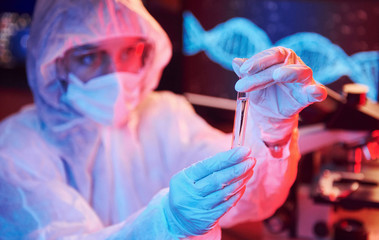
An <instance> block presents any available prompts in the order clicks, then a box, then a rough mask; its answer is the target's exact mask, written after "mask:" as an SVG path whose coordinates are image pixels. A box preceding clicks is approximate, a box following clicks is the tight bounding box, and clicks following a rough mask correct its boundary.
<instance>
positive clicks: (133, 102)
mask: <svg viewBox="0 0 379 240" xmlns="http://www.w3.org/2000/svg"><path fill="white" fill-rule="evenodd" d="M68 78H69V84H68V86H67V92H66V94H65V95H64V97H63V101H65V102H67V103H69V105H71V106H72V107H73V108H74V109H75V110H77V111H78V112H79V113H81V114H83V115H84V116H86V117H88V118H90V119H92V120H94V121H96V122H98V123H100V124H103V125H114V126H122V125H123V124H124V123H125V122H126V120H127V119H128V117H129V113H130V111H132V110H133V109H134V108H135V107H136V106H137V104H138V103H139V102H140V100H141V88H142V83H141V80H142V75H141V74H135V73H127V72H116V73H110V74H107V75H103V76H100V77H96V78H93V79H91V80H90V81H88V82H87V83H83V82H82V81H81V80H80V79H78V77H76V76H75V75H73V74H69V75H68Z"/></svg>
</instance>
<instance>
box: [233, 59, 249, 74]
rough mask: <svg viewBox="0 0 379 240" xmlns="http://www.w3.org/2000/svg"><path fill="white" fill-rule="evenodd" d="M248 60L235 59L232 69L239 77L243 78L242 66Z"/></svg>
mask: <svg viewBox="0 0 379 240" xmlns="http://www.w3.org/2000/svg"><path fill="white" fill-rule="evenodd" d="M246 60H247V58H234V59H233V61H232V67H233V70H234V72H235V73H236V74H237V76H238V77H240V78H241V77H243V76H242V74H241V72H240V67H241V65H242V64H243V63H244V62H245V61H246Z"/></svg>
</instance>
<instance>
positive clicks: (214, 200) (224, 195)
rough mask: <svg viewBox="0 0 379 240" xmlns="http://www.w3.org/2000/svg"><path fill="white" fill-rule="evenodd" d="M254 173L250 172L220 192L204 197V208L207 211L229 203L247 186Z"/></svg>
mask: <svg viewBox="0 0 379 240" xmlns="http://www.w3.org/2000/svg"><path fill="white" fill-rule="evenodd" d="M253 174H254V171H253V170H252V171H249V172H247V173H246V174H245V176H244V177H243V178H241V179H239V180H238V181H236V182H233V183H231V184H228V185H226V186H225V188H223V189H220V190H219V191H216V192H213V193H211V194H209V195H208V196H206V197H204V205H203V208H204V209H205V210H209V209H214V208H215V207H217V206H218V205H220V204H222V203H223V202H225V201H227V200H228V199H229V198H230V197H231V196H234V195H235V194H236V193H238V192H239V191H241V189H242V188H244V187H245V186H246V183H247V182H248V181H249V180H250V178H251V177H252V176H253Z"/></svg>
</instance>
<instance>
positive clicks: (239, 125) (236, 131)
mask: <svg viewBox="0 0 379 240" xmlns="http://www.w3.org/2000/svg"><path fill="white" fill-rule="evenodd" d="M248 108H249V98H248V94H247V93H245V92H238V93H237V106H236V113H235V116H234V128H233V140H232V148H234V147H238V146H243V145H244V144H245V132H246V120H247V112H248Z"/></svg>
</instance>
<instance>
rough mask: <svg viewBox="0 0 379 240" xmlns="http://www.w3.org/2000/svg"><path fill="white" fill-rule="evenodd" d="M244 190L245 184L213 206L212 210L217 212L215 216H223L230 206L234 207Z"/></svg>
mask: <svg viewBox="0 0 379 240" xmlns="http://www.w3.org/2000/svg"><path fill="white" fill-rule="evenodd" d="M245 191H246V186H243V187H242V188H241V189H240V190H239V191H238V192H236V193H235V194H234V195H232V196H230V197H229V198H228V199H227V200H226V201H224V202H222V203H221V204H219V205H218V206H217V207H215V208H214V210H215V212H217V214H218V215H217V216H215V217H216V218H218V219H219V218H221V217H222V216H224V215H225V214H226V213H227V212H228V211H229V210H230V209H231V208H232V207H234V206H235V205H236V204H237V203H238V201H239V200H240V199H241V197H242V196H243V194H244V193H245Z"/></svg>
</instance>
